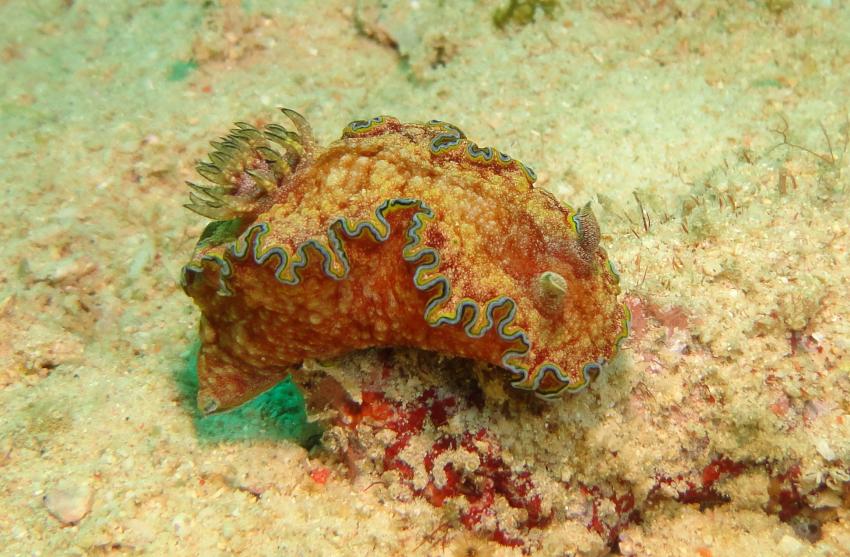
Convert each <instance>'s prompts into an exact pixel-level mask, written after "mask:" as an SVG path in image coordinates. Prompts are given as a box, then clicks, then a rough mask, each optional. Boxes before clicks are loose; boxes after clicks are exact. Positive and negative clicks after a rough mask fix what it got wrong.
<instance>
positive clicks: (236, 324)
mask: <svg viewBox="0 0 850 557" xmlns="http://www.w3.org/2000/svg"><path fill="white" fill-rule="evenodd" d="M284 113H285V114H286V115H287V116H288V117H289V118H290V119H291V120H292V121H293V123H294V124H295V128H296V131H290V130H287V129H285V128H284V127H282V126H279V125H269V126H267V127H266V128H265V129H264V130H262V131H261V130H258V129H256V128H255V127H253V126H251V125H249V124H245V123H238V124H237V129H235V130H233V131H232V132H231V134H230V135H229V136H227V137H226V138H224V139H223V140H222V141H220V142H213V143H212V145H213V147H214V148H215V151H213V152H212V153H211V154H210V162H208V163H201V164H200V165H199V166H198V171H199V173H200V174H201V175H202V176H204V177H205V178H207V179H208V180H210V181H211V182H213V184H215V185H208V186H204V185H197V184H190V187H191V188H192V190H193V193H192V194H191V195H190V204H189V205H187V207H188V208H190V209H192V210H193V211H195V212H197V213H199V214H201V215H204V216H206V217H209V218H212V219H217V220H216V221H215V222H213V223H211V224H210V225H209V226H208V227H207V229H206V230H205V231H204V234H203V235H202V236H201V239H200V241H199V242H198V245H197V247H196V249H195V253H194V255H193V256H192V259H191V261H190V262H189V263H188V264H187V265H186V266H185V267H184V269H183V274H182V285H183V288H184V290H185V291H186V293H187V294H188V295H189V296H191V297H192V298H193V299H194V300H195V302H196V303H197V305H198V307H199V308H200V309H201V313H202V315H201V325H200V335H201V341H202V347H201V352H200V355H199V361H198V375H199V381H200V389H199V393H198V403H199V406H200V407H201V408H202V409H203V410H204V411H205V412H214V411H221V410H225V409H228V408H232V407H234V406H236V405H238V404H241V403H242V402H245V401H246V400H248V399H250V398H252V397H253V396H255V395H257V394H259V393H260V392H262V391H264V390H266V389H268V388H269V387H271V386H272V385H274V384H275V383H276V382H278V381H280V380H281V379H283V378H284V377H286V375H287V374H289V373H293V372H294V373H296V377H297V370H298V369H299V367H300V365H301V363H302V362H303V361H304V360H305V359H308V358H332V357H337V356H341V355H344V354H346V353H349V352H351V351H354V350H359V349H364V348H370V347H379V346H409V347H415V348H420V349H425V350H433V351H437V352H441V353H444V354H448V355H453V356H461V357H466V358H472V359H476V360H479V361H483V362H488V363H491V364H494V365H496V366H500V367H502V368H504V369H506V370H507V371H508V372H509V375H510V380H511V384H512V385H513V386H514V387H516V388H518V389H524V390H528V391H533V392H535V393H536V394H538V395H540V396H544V397H554V396H557V395H558V394H560V393H562V392H564V391H571V392H572V391H577V390H579V389H581V388H583V387H584V386H585V385H586V384H587V383H588V381H589V373H590V371H591V370H593V369H594V368H599V367H600V366H601V365H602V364H603V363H604V362H605V361H606V360H608V359H610V358H611V357H613V356H614V354H615V353H616V352H617V349H618V344H619V343H620V341H621V340H622V339H623V338H625V336H626V335H627V333H628V309H627V308H625V307H624V306H623V305H622V304H621V303H619V302H618V301H617V295H618V294H619V286H618V277H617V275H616V273H615V272H614V270H613V268H612V266H611V264H610V262H609V261H608V258H607V256H606V254H605V251H604V250H603V249H602V248H601V247H600V246H599V238H600V233H599V226H598V224H597V223H596V219H595V218H594V216H593V213H592V212H591V210H590V208H589V206H586V207H583V208H581V209H579V210H578V211H576V210H574V209H572V208H570V207H568V206H565V205H563V204H561V203H560V202H559V201H558V200H557V199H555V197H554V196H552V195H551V194H549V193H548V192H546V191H545V190H542V189H539V188H535V187H534V186H533V183H534V180H535V175H534V173H533V172H532V171H531V169H529V168H528V167H527V166H525V165H524V164H522V163H521V162H519V161H516V160H514V159H512V158H510V157H509V156H507V155H505V154H504V153H501V152H499V151H497V150H496V149H492V148H489V147H487V148H480V147H478V146H477V145H475V144H474V143H472V142H470V141H468V140H467V139H466V137H465V135H464V134H463V133H462V132H461V131H460V130H459V129H458V128H456V127H455V126H452V125H451V124H447V123H444V122H438V121H431V122H429V123H427V124H405V123H401V122H399V121H398V120H396V119H394V118H390V117H386V116H381V117H377V118H372V119H371V120H365V121H355V122H352V123H351V124H349V125H348V126H347V127H346V128H345V130H344V131H343V134H342V138H341V139H340V140H338V141H336V142H335V143H333V144H331V145H330V146H328V147H327V148H324V149H323V148H320V147H318V146H317V145H316V142H315V140H314V139H313V137H312V132H311V130H310V127H309V125H308V124H307V122H306V121H305V120H304V118H303V117H301V116H300V115H299V114H297V113H295V112H293V111H291V110H286V109H284Z"/></svg>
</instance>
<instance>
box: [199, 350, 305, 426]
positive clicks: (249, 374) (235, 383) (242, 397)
mask: <svg viewBox="0 0 850 557" xmlns="http://www.w3.org/2000/svg"><path fill="white" fill-rule="evenodd" d="M287 375H289V370H275V371H270V372H266V371H259V370H255V369H251V368H246V367H245V366H243V365H240V364H239V363H238V362H236V361H235V360H234V358H232V357H231V356H230V355H229V354H227V353H226V352H224V351H223V350H221V349H220V348H218V347H217V346H215V345H202V346H201V351H200V353H199V354H198V397H197V402H198V409H199V410H200V411H201V412H203V413H204V414H205V415H208V414H215V413H217V412H224V411H226V410H231V409H233V408H235V407H237V406H239V405H241V404H243V403H245V402H248V401H249V400H251V399H252V398H254V397H255V396H257V395H259V394H261V393H263V392H265V391H267V390H269V389H271V388H272V387H274V386H275V385H276V384H277V383H279V382H281V381H283V380H284V379H286V376H287Z"/></svg>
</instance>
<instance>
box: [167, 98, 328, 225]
mask: <svg viewBox="0 0 850 557" xmlns="http://www.w3.org/2000/svg"><path fill="white" fill-rule="evenodd" d="M281 111H282V112H283V113H284V115H286V117H287V118H289V119H290V120H291V121H292V123H293V124H294V125H295V129H296V130H297V131H291V130H288V129H286V128H284V127H283V126H281V125H279V124H269V125H267V126H265V127H264V128H263V130H262V131H260V130H258V129H257V128H256V127H254V126H252V125H251V124H247V123H245V122H236V124H235V126H236V127H235V128H234V129H232V130H231V131H230V133H229V134H228V135H227V136H226V137H223V138H221V140H220V141H211V142H210V145H212V147H213V149H214V151H212V152H211V153H210V154H209V162H207V161H202V162H200V163H198V165H197V167H196V169H197V171H198V174H200V175H201V176H203V177H204V178H206V179H207V180H209V181H210V182H212V184H213V185H200V184H196V183H193V182H186V183H187V184H188V186H189V187H190V188H191V189H192V191H191V192H190V193H189V203H187V204H186V205H184V206H185V207H186V208H187V209H189V210H191V211H194V212H195V213H198V214H199V215H201V216H204V217H207V218H210V219H214V220H230V219H235V218H241V217H245V216H248V215H251V214H255V213H258V212H259V211H260V210H261V209H262V206H263V203H262V200H263V199H265V198H266V197H268V195H269V194H270V193H272V192H273V191H274V190H276V189H277V188H279V187H280V185H281V184H282V183H283V181H284V180H285V179H286V177H287V176H289V175H291V174H292V173H293V172H294V171H295V169H296V167H297V166H298V165H299V164H302V163H303V162H304V160H305V159H307V160H309V159H310V158H311V157H312V154H313V151H314V145H315V141H314V139H313V132H312V130H311V128H310V125H309V124H308V123H307V121H306V120H305V119H304V117H303V116H301V115H300V114H298V113H297V112H295V111H294V110H290V109H288V108H281Z"/></svg>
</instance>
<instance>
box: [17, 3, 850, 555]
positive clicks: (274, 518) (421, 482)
mask: <svg viewBox="0 0 850 557" xmlns="http://www.w3.org/2000/svg"><path fill="white" fill-rule="evenodd" d="M503 4H506V2H503V1H502V0H499V1H495V0H481V1H472V0H465V1H458V2H449V1H445V2H428V1H426V0H422V1H419V2H413V1H400V2H393V1H390V2H377V1H370V0H365V1H363V2H360V3H357V2H354V1H352V0H331V1H328V2H298V1H286V2H283V1H281V2H262V1H259V0H251V1H248V0H246V1H243V2H241V3H240V2H235V1H226V0H222V1H221V2H215V1H210V2H200V1H199V2H183V1H179V0H149V1H141V0H139V1H135V2H113V1H108V0H101V1H87V0H76V1H74V0H68V1H60V0H34V1H22V0H6V1H4V2H0V84H2V88H0V92H2V101H0V102H2V104H0V137H2V142H0V185H2V200H3V201H2V204H0V211H2V217H3V223H4V226H3V227H2V229H0V235H2V263H3V264H2V271H0V409H1V410H0V554H3V555H112V554H114V555H124V554H126V555H132V554H139V555H238V554H245V555H249V554H250V555H322V556H332V555H352V556H354V555H402V554H408V555H505V556H507V555H521V554H523V553H525V554H533V555H553V556H555V555H583V556H590V555H604V554H606V553H608V552H614V553H615V554H622V555H656V556H659V555H660V556H663V555H688V556H692V555H697V556H701V557H707V556H724V555H800V556H804V555H823V556H826V555H832V556H838V555H850V549H848V548H850V483H848V480H850V399H848V394H850V361H848V358H847V355H848V350H850V325H848V321H847V319H848V313H850V301H848V298H850V296H848V293H850V287H849V286H848V273H850V265H848V250H849V249H850V233H848V230H850V225H848V222H850V220H848V216H847V215H848V214H850V195H848V189H850V154H846V153H845V151H846V149H847V141H848V136H850V128H848V103H850V100H849V99H850V97H848V91H850V32H848V30H850V7H848V6H847V4H846V3H844V2H839V1H835V2H828V1H811V2H802V1H794V0H787V1H778V0H774V1H768V2H762V1H758V2H756V1H749V2H747V1H737V2H735V1H733V2H729V3H713V2H688V1H684V2H675V1H673V2H664V1H662V2H640V3H625V4H621V3H617V2H586V3H580V2H576V3H570V2H562V3H560V6H559V8H558V9H557V10H556V11H555V12H554V14H552V16H551V17H545V16H543V14H542V13H539V14H538V16H540V17H537V18H536V21H534V22H531V23H529V24H527V25H523V24H520V23H514V24H508V25H507V26H506V27H505V28H504V29H503V30H499V29H497V28H496V27H495V26H494V25H493V23H492V17H493V13H494V11H495V10H496V9H497V8H499V6H501V5H503ZM278 106H287V107H291V108H294V109H296V110H298V111H299V112H301V113H302V114H304V115H305V116H306V117H307V118H308V119H309V121H310V122H311V123H312V125H313V128H314V130H315V133H316V136H317V137H318V138H319V140H320V142H322V143H325V144H326V143H328V142H330V141H332V140H334V139H336V138H337V137H338V135H339V131H340V130H341V128H342V127H343V126H344V125H345V124H346V123H347V122H348V121H350V120H352V119H355V118H364V117H370V116H373V115H377V114H391V115H395V116H397V117H399V118H401V119H402V120H409V121H425V120H429V119H432V118H438V119H441V120H445V121H449V122H453V123H455V124H457V125H458V126H460V127H461V128H462V129H463V130H464V131H465V132H466V133H467V135H468V136H469V137H471V138H473V139H474V140H475V141H477V142H478V143H479V144H481V145H493V146H496V147H497V148H499V149H501V150H502V151H504V152H507V153H509V154H511V155H512V156H514V157H515V158H518V159H520V160H523V161H524V162H526V163H527V164H529V165H530V166H531V167H533V168H534V169H535V170H536V171H537V173H538V175H539V180H538V186H540V187H543V188H547V189H549V190H550V191H552V192H553V193H555V194H556V195H557V196H558V197H559V198H560V199H562V200H564V201H565V202H568V203H571V204H574V205H578V204H583V203H585V202H587V201H593V207H594V210H595V212H596V214H597V216H598V218H599V220H600V224H601V226H602V229H603V232H604V236H603V245H605V246H606V248H607V250H608V253H609V255H610V256H611V258H612V259H613V260H614V261H615V262H616V265H617V268H618V269H619V271H620V273H621V276H622V286H623V290H624V292H623V297H624V299H625V300H626V301H627V303H629V305H630V307H632V309H633V311H634V313H635V318H634V323H633V334H632V337H631V338H630V339H629V341H627V343H626V345H625V348H624V350H623V352H622V354H621V356H619V357H618V358H617V359H616V360H615V361H614V363H613V364H612V365H610V366H609V367H608V368H606V369H605V370H604V371H603V373H602V374H601V375H600V377H599V379H598V380H597V381H596V382H595V383H594V384H593V386H592V387H591V388H590V389H589V390H587V391H585V392H583V393H581V394H579V395H576V396H574V397H568V398H566V399H565V400H563V401H561V402H558V403H556V404H549V405H543V406H538V405H528V408H526V407H524V405H523V404H522V403H521V402H517V401H514V402H510V403H501V402H493V401H489V402H486V403H485V404H484V405H483V406H475V405H463V404H458V405H456V407H455V408H454V410H452V416H451V417H450V418H449V419H447V420H443V419H435V418H434V415H433V413H432V414H430V418H429V419H430V421H429V419H426V420H425V421H424V422H423V424H422V426H421V428H420V429H419V430H418V431H416V432H414V433H415V435H414V436H413V437H412V438H411V440H410V442H409V443H407V444H406V446H405V448H404V450H403V451H402V452H401V454H400V455H399V456H398V458H399V459H401V460H400V462H402V463H404V464H406V465H407V466H409V467H410V469H411V470H412V471H413V480H412V481H407V480H404V479H403V478H402V477H401V476H400V474H399V472H398V470H387V469H385V464H386V463H387V462H395V463H396V464H398V462H399V461H393V460H392V459H390V460H389V461H388V460H387V457H386V450H387V448H388V447H389V446H390V445H391V444H392V442H393V440H394V438H395V435H396V433H394V432H392V431H389V430H387V429H386V428H383V427H382V423H381V416H378V417H377V418H374V417H373V418H368V417H367V418H364V419H363V420H362V421H361V422H360V423H359V425H357V427H356V428H355V427H353V426H350V427H345V426H340V425H339V424H340V423H342V422H340V421H339V420H337V422H335V423H336V424H337V425H336V426H335V427H328V429H327V432H326V433H325V437H324V439H323V441H322V442H321V443H320V444H319V445H316V446H313V447H312V448H311V450H310V451H309V452H308V451H307V450H306V449H305V448H302V446H301V445H299V444H298V443H297V442H296V441H297V439H296V440H292V439H289V438H285V437H286V435H283V434H281V431H283V432H284V433H285V432H291V431H292V430H293V428H294V429H295V430H298V428H299V427H300V428H302V429H303V423H301V424H300V425H299V423H298V416H297V408H296V409H295V412H294V414H292V413H291V412H290V414H286V412H287V411H289V410H288V409H282V410H281V409H278V410H272V411H268V408H266V409H265V411H256V412H254V413H253V414H251V413H250V412H247V413H243V415H241V416H231V417H229V418H215V419H214V420H218V421H209V420H210V418H207V419H200V418H199V416H198V414H197V411H196V409H195V407H194V402H193V399H192V397H193V392H192V391H193V383H192V378H191V373H189V372H187V365H189V364H188V363H187V362H188V360H189V359H190V357H189V352H190V348H191V346H192V344H193V342H194V340H195V338H196V326H197V320H198V313H197V311H196V309H195V308H194V306H193V304H192V303H191V300H189V299H188V298H187V297H186V296H185V295H184V294H183V292H182V291H181V290H180V288H179V287H178V283H177V281H178V277H179V272H180V269H181V266H182V265H183V264H184V263H185V262H186V261H187V259H188V257H189V255H190V253H191V251H192V248H193V245H194V242H195V240H196V239H197V237H198V235H199V233H200V231H201V230H202V229H203V226H204V225H205V219H202V218H201V217H199V216H197V215H195V214H192V213H190V212H189V211H187V210H185V209H183V208H182V204H183V203H185V202H186V197H187V188H186V187H185V186H184V185H183V182H184V181H185V180H187V179H195V174H194V170H193V167H194V164H195V163H196V161H198V160H200V159H202V158H203V157H204V156H205V154H206V151H207V148H208V147H207V142H208V141H209V140H210V139H214V138H216V137H218V136H220V135H222V134H223V133H224V132H225V131H226V130H227V129H228V127H229V126H230V124H231V123H232V122H233V121H236V120H246V121H250V122H255V123H257V122H268V121H272V120H279V119H280V115H279V114H278V113H277V111H276V107H278ZM782 132H784V136H783V133H782ZM382 361H383V363H381V362H382ZM387 361H390V363H391V365H390V368H391V369H392V370H394V372H393V375H392V377H391V378H389V379H386V383H385V384H384V386H383V392H384V393H385V395H386V396H387V398H388V399H391V400H395V401H405V400H408V401H410V400H412V399H415V398H416V397H417V396H419V395H420V393H422V392H423V390H424V389H425V388H426V387H427V386H428V385H429V384H434V385H437V387H438V388H437V391H436V392H437V393H438V397H449V396H452V395H453V391H452V389H457V388H461V387H458V384H457V381H446V380H445V378H446V377H450V376H451V373H454V372H456V371H457V370H461V371H462V372H464V373H470V372H471V369H472V368H471V366H469V365H465V364H463V363H460V364H459V363H457V362H446V361H443V360H441V359H438V358H433V357H429V356H427V355H424V354H418V353H415V352H410V351H406V352H403V351H399V352H389V353H388V352H380V353H375V352H367V353H365V354H358V355H354V356H352V357H350V358H346V359H344V360H342V361H336V362H330V363H328V362H325V363H324V364H323V365H326V366H329V367H330V368H334V370H335V373H336V375H341V376H348V377H351V378H352V382H353V383H356V382H357V381H358V378H360V377H364V376H368V375H369V374H370V373H374V369H375V368H376V367H379V366H381V365H383V366H386V365H387V363H386V362H387ZM316 365H318V364H316ZM490 373H493V371H492V370H491V371H490ZM441 378H442V379H441ZM463 388H467V387H463ZM355 391H356V389H355ZM455 394H456V393H455ZM458 396H462V393H461V394H458ZM269 416H272V418H273V419H271V418H269ZM287 416H289V417H287ZM293 416H295V417H293ZM384 417H385V416H384ZM287 420H289V421H287ZM333 423H334V422H331V424H333ZM293 424H295V425H293ZM482 429H483V430H486V439H487V442H486V443H485V445H486V446H484V447H482V446H481V445H479V446H478V448H472V449H470V448H469V447H467V448H462V447H460V446H458V447H456V448H454V449H453V450H451V451H446V452H444V453H442V454H441V456H440V458H442V459H443V460H441V461H440V462H441V464H443V465H444V468H443V470H445V469H452V470H455V471H460V472H459V473H460V474H461V475H464V477H466V478H467V480H468V485H467V487H466V490H467V491H466V494H467V495H468V494H469V493H470V492H472V493H478V495H480V493H482V492H484V491H487V490H488V489H489V492H490V493H491V495H492V493H493V492H494V490H493V482H492V479H488V477H487V474H488V470H487V467H486V466H485V465H484V462H483V461H482V460H481V458H482V454H484V453H488V451H489V453H488V454H491V456H492V454H496V455H497V456H498V458H499V459H501V460H500V462H502V463H503V464H502V466H503V467H502V469H501V471H502V472H501V473H503V476H502V480H501V481H503V482H504V481H507V482H509V483H510V482H524V483H523V485H524V486H526V488H528V489H530V490H531V492H523V493H522V494H520V495H517V493H516V491H515V490H516V489H517V488H516V486H514V487H511V486H510V485H508V486H507V487H506V486H504V485H503V486H502V488H501V492H499V493H496V494H495V497H493V498H492V500H489V501H487V502H486V504H485V503H482V501H481V500H480V498H479V499H478V500H477V502H476V501H475V497H473V496H467V495H464V494H455V496H453V497H448V498H447V499H446V500H439V498H435V497H434V496H433V487H434V486H437V487H441V486H442V487H444V486H445V485H446V483H445V482H446V481H447V480H446V477H445V474H442V475H441V474H440V473H439V472H440V470H437V471H436V472H434V473H430V475H429V472H428V471H427V470H426V469H425V468H423V462H424V460H425V455H426V454H427V453H428V451H429V450H431V449H430V447H431V446H432V445H433V444H434V443H435V442H436V441H437V440H438V439H440V438H441V437H442V436H447V435H448V436H452V435H454V436H456V438H459V437H458V436H462V435H463V434H464V432H478V431H482ZM290 437H291V436H290ZM351 447H355V449H352V448H351ZM444 448H445V447H444ZM445 465H450V466H448V467H445ZM396 468H398V466H396ZM437 468H439V466H438V467H437ZM435 470H436V468H435ZM504 474H507V476H504ZM504 478H507V480H505V479H504ZM519 478H522V480H520V479H519ZM488 482H489V483H488ZM429 485H430V486H431V487H430V488H429V487H428V486H429ZM529 486H531V487H529ZM526 488H523V489H526ZM428 489H431V492H430V493H431V497H429V496H427V494H428V493H429V492H428ZM512 489H513V490H514V491H513V492H512V491H511V490H512ZM496 491H498V490H496ZM505 493H507V494H508V495H505ZM511 493H513V498H512V496H511V495H510V494H511ZM437 503H439V505H438V504H437ZM475 505H478V506H477V507H475ZM535 505H536V508H537V512H538V514H539V516H538V520H537V521H535V520H530V517H529V512H530V511H529V508H532V507H534V506H535ZM473 507H475V509H477V510H475V512H478V513H479V514H478V515H476V516H478V519H477V520H472V519H471V518H470V517H471V516H472V515H471V514H470V513H471V512H472V511H471V510H470V509H471V508H473ZM497 538H499V539H501V540H502V542H503V543H498V541H494V540H496V539H497ZM505 540H508V541H511V543H513V544H514V545H511V544H505V543H504V542H505Z"/></svg>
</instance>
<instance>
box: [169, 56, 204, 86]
mask: <svg viewBox="0 0 850 557" xmlns="http://www.w3.org/2000/svg"><path fill="white" fill-rule="evenodd" d="M197 69H198V63H197V62H196V61H195V60H191V59H190V60H178V61H177V62H174V63H173V64H172V65H171V68H169V70H168V81H183V80H184V79H186V78H187V77H189V74H190V73H192V72H193V71H195V70H197Z"/></svg>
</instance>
